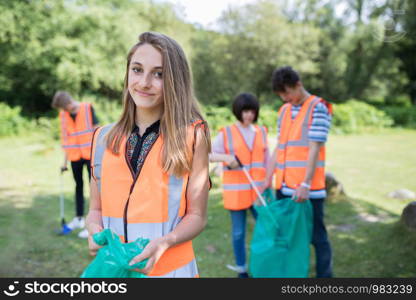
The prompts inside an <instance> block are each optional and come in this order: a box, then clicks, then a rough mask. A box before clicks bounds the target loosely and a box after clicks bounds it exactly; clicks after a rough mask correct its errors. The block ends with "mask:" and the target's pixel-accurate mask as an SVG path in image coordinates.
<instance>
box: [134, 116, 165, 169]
mask: <svg viewBox="0 0 416 300" xmlns="http://www.w3.org/2000/svg"><path fill="white" fill-rule="evenodd" d="M159 128H160V120H159V121H156V122H155V123H153V124H152V125H150V126H149V127H147V129H146V131H145V132H144V134H143V136H140V134H139V127H138V126H137V125H136V126H135V127H134V129H133V131H132V133H131V135H130V137H129V139H128V140H127V147H126V155H127V158H128V160H129V161H130V164H131V167H132V169H133V172H134V175H135V176H138V175H139V174H140V171H141V169H142V166H143V163H144V160H145V159H146V156H147V154H148V153H149V152H150V149H151V148H152V146H153V144H154V143H155V142H156V140H157V138H158V137H159Z"/></svg>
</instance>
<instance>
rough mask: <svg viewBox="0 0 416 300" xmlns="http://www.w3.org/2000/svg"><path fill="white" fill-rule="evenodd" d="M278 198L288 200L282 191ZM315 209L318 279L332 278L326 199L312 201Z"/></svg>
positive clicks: (314, 240)
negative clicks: (326, 225)
mask: <svg viewBox="0 0 416 300" xmlns="http://www.w3.org/2000/svg"><path fill="white" fill-rule="evenodd" d="M276 198H277V199H282V198H286V196H284V195H283V194H282V193H281V191H280V190H278V191H276ZM310 201H311V204H312V208H313V233H312V245H313V246H314V248H315V257H316V277H318V278H323V277H332V249H331V244H330V243H329V239H328V233H327V231H326V227H325V223H324V201H325V198H320V199H310Z"/></svg>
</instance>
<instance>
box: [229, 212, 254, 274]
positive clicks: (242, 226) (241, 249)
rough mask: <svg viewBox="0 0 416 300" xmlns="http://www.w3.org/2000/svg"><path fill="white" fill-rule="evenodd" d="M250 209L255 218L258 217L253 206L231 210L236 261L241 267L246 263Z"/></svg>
mask: <svg viewBox="0 0 416 300" xmlns="http://www.w3.org/2000/svg"><path fill="white" fill-rule="evenodd" d="M248 210H250V211H251V213H252V215H253V218H254V219H256V218H257V212H256V211H255V209H254V208H253V206H251V207H250V208H248V209H242V210H230V215H231V223H232V227H231V228H232V230H231V232H232V242H233V250H234V257H235V263H236V265H237V266H239V267H244V266H245V264H246V223H247V222H246V219H247V211H248Z"/></svg>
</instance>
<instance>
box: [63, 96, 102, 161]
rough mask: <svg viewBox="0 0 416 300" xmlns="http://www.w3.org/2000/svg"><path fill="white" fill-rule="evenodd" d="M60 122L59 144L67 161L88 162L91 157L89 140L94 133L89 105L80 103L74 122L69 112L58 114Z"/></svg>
mask: <svg viewBox="0 0 416 300" xmlns="http://www.w3.org/2000/svg"><path fill="white" fill-rule="evenodd" d="M59 119H60V121H61V142H62V147H63V148H64V150H65V152H66V154H67V156H68V160H70V161H78V160H80V159H86V160H89V159H90V157H91V140H92V134H93V133H94V126H93V122H92V112H91V104H89V103H80V108H79V111H78V113H77V116H76V117H75V121H74V120H73V119H72V117H71V116H70V114H69V112H67V111H61V112H60V113H59Z"/></svg>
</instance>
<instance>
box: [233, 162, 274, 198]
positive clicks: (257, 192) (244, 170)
mask: <svg viewBox="0 0 416 300" xmlns="http://www.w3.org/2000/svg"><path fill="white" fill-rule="evenodd" d="M235 159H236V161H237V162H238V165H239V167H240V168H241V169H242V170H243V172H244V174H245V175H246V177H247V179H248V181H250V184H251V186H252V187H253V189H254V191H255V192H256V194H257V197H259V199H260V202H261V204H262V205H263V206H267V203H266V200H264V198H263V196H262V195H261V194H260V191H259V190H258V189H257V186H256V184H255V183H254V181H253V178H251V175H250V173H249V172H248V171H247V169H246V168H245V167H244V165H243V164H242V163H241V161H240V159H239V158H238V157H237V156H235Z"/></svg>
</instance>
